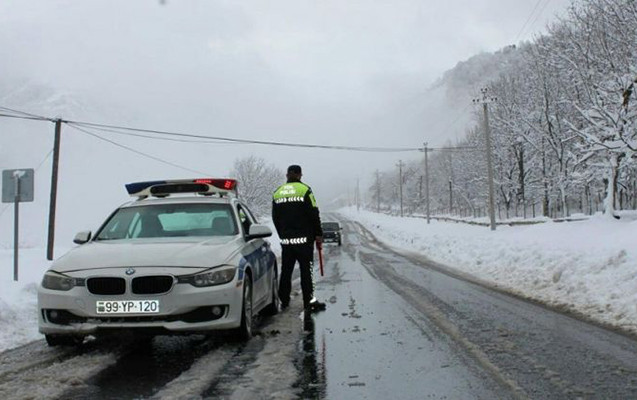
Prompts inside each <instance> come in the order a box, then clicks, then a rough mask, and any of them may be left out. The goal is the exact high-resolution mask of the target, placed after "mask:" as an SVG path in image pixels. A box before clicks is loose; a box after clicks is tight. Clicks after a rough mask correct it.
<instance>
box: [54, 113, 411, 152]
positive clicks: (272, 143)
mask: <svg viewBox="0 0 637 400" xmlns="http://www.w3.org/2000/svg"><path fill="white" fill-rule="evenodd" d="M64 122H66V123H71V124H75V125H80V126H85V127H97V128H110V129H120V130H124V131H131V132H143V133H153V134H157V135H166V136H176V137H188V138H196V139H208V140H220V141H224V142H232V143H244V144H260V145H269V146H282V147H297V148H298V147H300V148H311V149H325V150H349V151H361V152H381V153H397V152H412V151H420V148H418V147H366V146H333V145H321V144H309V143H291V142H277V141H269V140H251V139H239V138H228V137H222V136H208V135H198V134H190V133H180V132H170V131H161V130H155V129H143V128H132V127H127V126H117V125H107V124H96V123H92V122H82V121H70V120H64Z"/></svg>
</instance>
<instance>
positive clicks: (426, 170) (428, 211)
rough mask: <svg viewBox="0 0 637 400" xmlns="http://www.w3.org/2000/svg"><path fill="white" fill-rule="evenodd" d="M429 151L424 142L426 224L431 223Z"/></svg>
mask: <svg viewBox="0 0 637 400" xmlns="http://www.w3.org/2000/svg"><path fill="white" fill-rule="evenodd" d="M428 153H429V149H428V148H427V142H425V196H426V197H427V223H428V224H429V223H430V222H431V212H430V208H429V203H430V201H429V159H428Z"/></svg>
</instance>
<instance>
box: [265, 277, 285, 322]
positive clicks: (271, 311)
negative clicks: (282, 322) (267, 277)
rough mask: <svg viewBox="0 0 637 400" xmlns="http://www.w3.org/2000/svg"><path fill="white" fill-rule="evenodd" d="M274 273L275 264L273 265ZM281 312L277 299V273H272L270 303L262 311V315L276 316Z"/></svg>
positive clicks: (279, 302)
mask: <svg viewBox="0 0 637 400" xmlns="http://www.w3.org/2000/svg"><path fill="white" fill-rule="evenodd" d="M274 270H275V271H276V264H274ZM279 311H281V300H280V299H279V279H278V276H277V273H276V272H275V273H274V278H273V279H272V301H271V302H270V304H268V305H267V306H265V308H264V309H263V315H276V314H278V313H279Z"/></svg>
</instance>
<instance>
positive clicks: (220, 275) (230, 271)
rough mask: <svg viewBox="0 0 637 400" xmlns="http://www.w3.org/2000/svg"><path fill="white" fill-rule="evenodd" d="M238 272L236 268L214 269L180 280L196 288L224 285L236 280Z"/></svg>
mask: <svg viewBox="0 0 637 400" xmlns="http://www.w3.org/2000/svg"><path fill="white" fill-rule="evenodd" d="M236 270H237V269H236V268H235V267H232V268H218V269H213V270H209V271H206V272H203V273H201V274H197V275H191V276H188V277H184V278H182V279H180V282H187V283H190V284H191V285H193V286H195V287H206V286H214V285H222V284H224V283H228V282H230V281H231V280H233V279H234V275H235V273H236Z"/></svg>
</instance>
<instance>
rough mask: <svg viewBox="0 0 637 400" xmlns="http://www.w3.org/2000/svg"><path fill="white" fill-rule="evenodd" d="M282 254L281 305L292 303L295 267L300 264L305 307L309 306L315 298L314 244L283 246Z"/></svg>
mask: <svg viewBox="0 0 637 400" xmlns="http://www.w3.org/2000/svg"><path fill="white" fill-rule="evenodd" d="M281 248H282V252H281V261H282V265H281V280H280V281H279V299H281V303H283V304H289V303H290V292H291V291H292V272H294V265H295V264H296V262H297V261H298V262H299V269H300V270H301V290H302V291H303V305H304V306H308V305H309V304H310V301H312V299H313V298H314V272H313V270H312V267H313V264H314V243H313V242H312V243H305V244H288V245H282V246H281Z"/></svg>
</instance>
